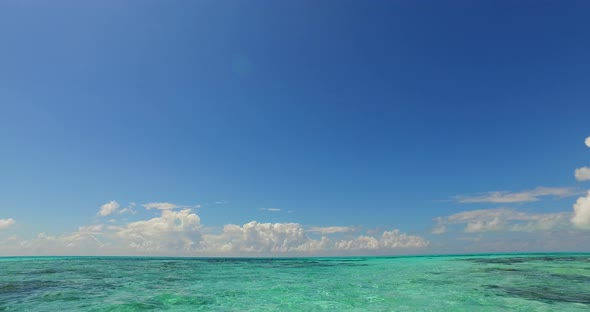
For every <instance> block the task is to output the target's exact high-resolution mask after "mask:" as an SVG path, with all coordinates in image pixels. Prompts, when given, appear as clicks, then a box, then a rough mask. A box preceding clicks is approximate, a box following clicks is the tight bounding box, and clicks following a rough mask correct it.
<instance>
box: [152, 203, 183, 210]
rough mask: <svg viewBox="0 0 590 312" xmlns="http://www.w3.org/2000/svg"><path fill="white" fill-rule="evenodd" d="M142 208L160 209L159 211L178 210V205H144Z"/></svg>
mask: <svg viewBox="0 0 590 312" xmlns="http://www.w3.org/2000/svg"><path fill="white" fill-rule="evenodd" d="M143 207H144V208H145V209H148V210H149V209H160V210H171V209H176V208H178V205H175V204H171V203H149V204H144V205H143Z"/></svg>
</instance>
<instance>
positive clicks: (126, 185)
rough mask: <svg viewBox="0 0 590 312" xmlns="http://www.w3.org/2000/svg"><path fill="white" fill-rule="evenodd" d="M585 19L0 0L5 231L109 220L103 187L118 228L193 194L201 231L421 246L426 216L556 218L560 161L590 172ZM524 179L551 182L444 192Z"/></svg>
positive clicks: (466, 5) (489, 5)
mask: <svg viewBox="0 0 590 312" xmlns="http://www.w3.org/2000/svg"><path fill="white" fill-rule="evenodd" d="M588 12H590V3H589V2H587V1H567V2H566V1H335V0H334V1H95V2H92V3H91V2H79V1H2V2H1V3H0V219H3V218H4V219H7V218H11V219H13V220H15V221H16V223H14V225H13V226H11V227H10V228H8V227H7V229H6V230H5V231H3V232H4V233H3V232H0V238H1V237H7V236H8V235H16V236H18V237H19V239H20V238H22V239H27V238H30V237H34V236H36V235H37V233H39V232H46V233H48V234H51V235H60V234H61V233H65V232H72V231H76V230H77V229H78V227H79V226H84V225H89V224H102V223H106V221H105V220H103V219H104V218H103V219H101V218H100V217H98V216H97V212H98V209H99V207H101V205H103V204H105V203H107V202H110V201H112V200H115V201H117V202H118V203H119V204H120V206H121V208H120V209H122V208H123V207H126V206H127V205H128V204H129V203H131V202H135V203H136V204H137V208H136V209H137V210H138V213H137V214H135V215H129V216H127V217H125V218H126V220H123V221H119V220H118V221H116V222H115V221H113V222H112V223H116V224H118V225H120V226H124V222H132V221H138V220H145V219H148V218H151V217H154V215H153V214H154V211H153V210H144V209H142V208H141V205H143V204H146V203H152V202H167V203H174V204H176V205H182V206H184V205H186V206H194V205H200V206H201V207H199V208H195V209H194V210H195V211H196V213H198V215H199V216H200V218H201V222H202V224H204V225H205V226H207V227H211V228H215V227H221V226H223V225H224V224H238V225H241V224H244V223H247V222H249V221H252V220H256V221H258V222H272V223H287V222H294V223H297V224H300V225H301V226H303V227H310V226H318V227H321V226H324V227H326V226H336V225H338V226H353V227H357V228H362V229H363V231H364V230H367V229H375V228H378V229H400V231H401V232H403V233H408V234H412V235H420V236H421V237H424V238H425V239H428V240H430V241H432V242H433V244H434V245H435V246H439V245H444V244H445V242H446V241H447V240H449V241H450V240H451V239H452V238H451V237H450V236H448V235H450V234H445V235H447V236H445V235H435V234H432V233H431V230H432V228H433V227H434V226H435V222H433V218H436V217H445V216H450V215H453V214H456V213H459V212H462V211H471V210H476V209H497V208H506V209H511V210H516V211H525V212H527V213H531V214H556V213H559V212H567V213H571V212H572V205H573V204H574V203H575V202H576V197H575V196H577V195H578V194H580V192H582V193H583V191H584V189H585V188H588V182H584V181H582V182H578V181H576V179H575V178H574V169H575V168H579V167H582V166H584V165H586V166H588V165H590V150H589V149H588V148H587V147H586V146H585V145H584V144H583V142H584V139H585V138H586V137H587V136H589V135H590V61H589V58H588V56H589V55H590V39H589V37H588V34H589V33H590V18H588ZM584 183H585V184H584ZM537 187H548V188H555V189H552V190H550V191H549V192H548V195H545V194H542V195H539V196H540V197H539V198H536V199H538V200H536V201H508V202H502V201H501V200H500V201H494V200H488V201H486V200H483V202H481V203H473V202H470V203H461V202H460V201H461V200H460V198H466V197H473V196H484V195H485V194H479V193H487V192H493V191H507V192H511V193H516V194H518V193H519V192H531V191H534V190H535V189H536V188H537ZM557 188H559V189H560V190H562V191H564V192H566V195H564V196H561V195H559V196H556V195H555V194H557V193H558V191H557ZM511 193H501V194H503V195H506V194H511ZM541 193H542V192H541ZM527 194H528V193H527ZM527 194H525V195H527ZM528 195H530V194H528ZM457 196H460V197H457ZM523 196H524V195H523ZM215 202H218V203H217V204H215ZM221 202H222V203H221ZM261 208H275V209H280V211H268V210H262V209H261ZM459 232H460V233H459ZM461 233H463V232H461V229H459V230H458V233H457V234H456V235H459V236H460V235H464V234H461ZM502 233H504V232H502ZM502 233H500V234H498V235H503V234H502ZM505 233H508V232H505ZM505 233H504V234H505ZM583 233H585V234H584V235H587V232H583ZM496 234H497V233H496ZM445 237H447V238H445ZM441 248H442V249H444V248H443V247H441Z"/></svg>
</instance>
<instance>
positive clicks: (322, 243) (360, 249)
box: [0, 201, 430, 256]
mask: <svg viewBox="0 0 590 312" xmlns="http://www.w3.org/2000/svg"><path fill="white" fill-rule="evenodd" d="M142 206H143V207H144V208H145V209H146V210H151V209H156V210H159V211H160V215H159V216H157V217H154V218H151V219H148V220H137V221H133V222H128V223H123V224H120V225H112V224H111V225H107V224H106V223H99V224H93V225H87V226H80V227H79V228H78V230H77V231H75V232H71V233H64V234H62V235H59V236H53V235H47V234H45V233H39V234H38V235H37V236H36V237H35V238H32V239H21V238H18V237H16V236H11V237H9V238H7V239H4V240H0V246H2V248H1V249H0V250H3V251H4V253H8V254H10V253H12V254H24V255H28V254H41V255H46V254H134V255H184V256H201V255H203V256H238V255H248V254H252V255H281V254H285V255H310V254H313V255H346V254H359V253H362V254H381V253H385V254H390V253H395V252H396V251H397V250H404V251H406V252H408V251H410V252H411V251H412V250H414V251H415V250H420V249H423V248H425V247H427V246H428V245H429V244H430V242H429V241H428V240H426V239H425V238H423V237H421V236H417V235H409V234H405V233H401V232H400V230H398V229H392V230H384V231H381V232H380V233H373V234H371V235H369V234H366V235H356V236H352V235H349V234H347V233H350V232H351V231H353V229H354V228H353V227H345V226H328V227H317V226H311V227H304V226H302V225H301V224H299V223H263V222H257V221H251V222H248V223H246V224H243V225H237V224H226V225H224V226H223V228H222V229H220V230H219V231H212V230H211V229H210V228H206V227H205V226H203V224H202V223H201V218H200V217H199V215H197V213H196V212H195V211H194V208H186V207H189V206H181V205H176V204H171V203H148V204H144V205H142ZM119 207H121V205H120V204H119V203H118V202H116V201H110V202H108V203H105V204H104V205H102V206H101V207H100V208H99V212H98V215H99V216H101V217H106V216H109V215H112V214H114V213H115V212H116V211H117V209H119ZM193 207H198V205H196V206H193ZM112 220H114V219H112ZM3 222H4V223H3ZM9 223H10V224H9ZM13 223H14V220H12V219H8V220H7V221H5V220H0V228H1V227H2V226H3V224H7V225H5V226H6V227H8V226H9V225H11V224H13Z"/></svg>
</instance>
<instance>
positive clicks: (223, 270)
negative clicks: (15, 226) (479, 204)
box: [0, 254, 590, 311]
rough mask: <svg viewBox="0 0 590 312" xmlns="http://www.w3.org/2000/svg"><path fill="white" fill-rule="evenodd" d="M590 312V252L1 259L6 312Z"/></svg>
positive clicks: (0, 302) (1, 307) (1, 306)
mask: <svg viewBox="0 0 590 312" xmlns="http://www.w3.org/2000/svg"><path fill="white" fill-rule="evenodd" d="M149 310H152V311H590V254H528V255H474V256H420V257H374V258H296V259H284V258H283V259H203V258H135V257H28V258H25V257H13V258H11V257H9V258H0V311H149Z"/></svg>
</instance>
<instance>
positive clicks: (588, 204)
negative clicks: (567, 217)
mask: <svg viewBox="0 0 590 312" xmlns="http://www.w3.org/2000/svg"><path fill="white" fill-rule="evenodd" d="M571 221H572V223H573V224H574V225H575V226H576V227H578V228H583V229H590V191H588V194H587V195H586V196H583V197H580V198H578V200H577V201H576V203H575V204H574V215H573V217H572V219H571Z"/></svg>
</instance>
